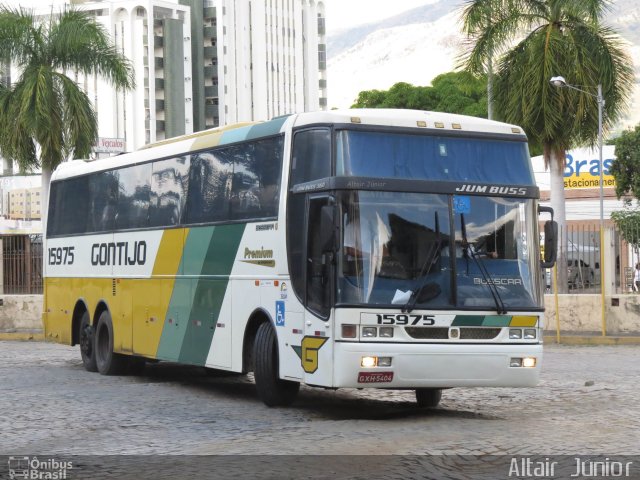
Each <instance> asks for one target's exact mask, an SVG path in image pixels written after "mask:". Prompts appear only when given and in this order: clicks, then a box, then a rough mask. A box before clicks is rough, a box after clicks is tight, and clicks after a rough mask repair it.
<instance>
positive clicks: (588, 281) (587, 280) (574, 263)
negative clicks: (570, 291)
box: [567, 258, 594, 288]
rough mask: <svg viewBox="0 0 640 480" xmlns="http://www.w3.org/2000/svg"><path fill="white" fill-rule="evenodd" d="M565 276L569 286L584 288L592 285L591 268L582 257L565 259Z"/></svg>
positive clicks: (592, 275)
mask: <svg viewBox="0 0 640 480" xmlns="http://www.w3.org/2000/svg"><path fill="white" fill-rule="evenodd" d="M567 264H568V265H567V266H568V268H567V278H568V279H569V288H584V287H588V286H589V285H593V279H594V274H593V268H591V267H590V266H589V264H588V263H585V262H584V261H583V260H582V259H580V260H578V259H575V258H574V259H569V260H568V261H567Z"/></svg>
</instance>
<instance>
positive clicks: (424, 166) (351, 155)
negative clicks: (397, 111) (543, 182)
mask: <svg viewBox="0 0 640 480" xmlns="http://www.w3.org/2000/svg"><path fill="white" fill-rule="evenodd" d="M336 140H337V155H336V174H337V175H338V176H360V177H378V178H400V179H414V180H432V181H450V182H456V181H464V182H467V181H473V182H489V183H492V184H506V185H535V180H534V177H533V171H532V170H531V166H530V162H529V152H528V149H527V143H526V142H523V141H508V140H494V139H489V138H470V137H447V136H431V135H416V134H409V133H388V132H366V131H356V130H341V131H339V132H338V133H337V138H336Z"/></svg>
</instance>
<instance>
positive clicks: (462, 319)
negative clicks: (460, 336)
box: [451, 315, 484, 327]
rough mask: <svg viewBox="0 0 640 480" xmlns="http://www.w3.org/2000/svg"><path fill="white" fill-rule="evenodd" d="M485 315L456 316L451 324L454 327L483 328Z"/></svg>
mask: <svg viewBox="0 0 640 480" xmlns="http://www.w3.org/2000/svg"><path fill="white" fill-rule="evenodd" d="M483 321H484V316H483V315H456V318H454V319H453V323H451V326H452V327H481V326H482V322H483Z"/></svg>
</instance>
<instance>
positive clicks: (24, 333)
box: [0, 329, 44, 342]
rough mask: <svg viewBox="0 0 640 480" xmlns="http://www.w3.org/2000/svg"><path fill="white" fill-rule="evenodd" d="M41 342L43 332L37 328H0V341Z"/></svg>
mask: <svg viewBox="0 0 640 480" xmlns="http://www.w3.org/2000/svg"><path fill="white" fill-rule="evenodd" d="M6 340H12V341H21V342H43V341H44V332H43V331H42V330H41V329H38V330H15V329H12V330H0V341H6Z"/></svg>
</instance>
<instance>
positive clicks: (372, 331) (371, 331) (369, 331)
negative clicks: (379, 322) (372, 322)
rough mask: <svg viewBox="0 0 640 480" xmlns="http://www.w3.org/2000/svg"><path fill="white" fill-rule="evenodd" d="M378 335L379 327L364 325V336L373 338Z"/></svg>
mask: <svg viewBox="0 0 640 480" xmlns="http://www.w3.org/2000/svg"><path fill="white" fill-rule="evenodd" d="M377 336H378V328H377V327H362V338H373V337H377Z"/></svg>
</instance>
